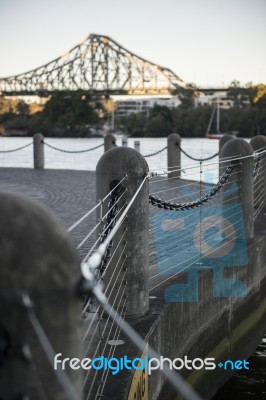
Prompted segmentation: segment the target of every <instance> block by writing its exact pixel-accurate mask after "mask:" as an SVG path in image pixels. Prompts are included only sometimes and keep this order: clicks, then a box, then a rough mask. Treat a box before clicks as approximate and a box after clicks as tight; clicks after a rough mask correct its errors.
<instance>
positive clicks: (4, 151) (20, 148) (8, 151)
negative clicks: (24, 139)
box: [0, 142, 32, 153]
mask: <svg viewBox="0 0 266 400" xmlns="http://www.w3.org/2000/svg"><path fill="white" fill-rule="evenodd" d="M31 145H32V142H31V143H28V144H26V145H25V146H21V147H18V148H17V149H12V150H0V153H13V152H14V151H19V150H22V149H25V148H26V147H29V146H31Z"/></svg>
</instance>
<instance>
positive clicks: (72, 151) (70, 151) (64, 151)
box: [42, 142, 104, 154]
mask: <svg viewBox="0 0 266 400" xmlns="http://www.w3.org/2000/svg"><path fill="white" fill-rule="evenodd" d="M42 143H43V144H44V145H46V146H48V147H50V148H51V149H53V150H57V151H61V152H62V153H73V154H74V153H86V152H87V151H92V150H95V149H98V148H99V147H102V146H103V145H104V144H103V143H102V144H99V146H95V147H92V148H91V149H85V150H63V149H59V148H58V147H55V146H52V145H51V144H49V143H47V142H42Z"/></svg>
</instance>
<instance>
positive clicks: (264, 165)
mask: <svg viewBox="0 0 266 400" xmlns="http://www.w3.org/2000/svg"><path fill="white" fill-rule="evenodd" d="M250 145H251V146H252V148H253V150H254V151H258V150H262V149H265V150H266V137H265V136H262V135H257V136H254V137H253V138H252V139H251V141H250ZM255 162H256V160H255ZM259 168H260V169H261V170H262V174H263V176H264V178H259V179H261V182H260V186H261V185H263V187H264V208H265V207H266V153H265V154H263V155H262V156H261V161H260V167H259ZM263 182H264V184H263Z"/></svg>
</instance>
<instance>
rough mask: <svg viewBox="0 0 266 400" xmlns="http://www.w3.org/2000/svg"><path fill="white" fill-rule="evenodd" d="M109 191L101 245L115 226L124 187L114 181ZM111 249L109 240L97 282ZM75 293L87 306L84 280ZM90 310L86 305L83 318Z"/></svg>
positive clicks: (98, 269) (86, 291)
mask: <svg viewBox="0 0 266 400" xmlns="http://www.w3.org/2000/svg"><path fill="white" fill-rule="evenodd" d="M113 188H115V189H114V190H113ZM110 190H113V191H112V192H111V195H110V198H111V200H110V201H109V203H108V210H109V212H108V215H107V218H106V223H105V225H104V228H103V232H104V233H103V234H102V235H101V240H100V243H103V242H104V241H105V239H106V238H107V236H108V235H109V233H110V232H111V230H112V229H113V227H114V226H115V224H116V217H117V213H118V200H119V196H121V194H122V193H123V191H124V190H125V188H124V186H122V184H119V181H117V180H114V181H112V182H111V185H110ZM112 247H113V241H112V240H111V242H110V243H109V245H108V247H107V249H106V252H105V254H104V257H103V259H102V260H101V263H100V265H99V267H98V268H97V272H98V273H97V279H98V281H100V280H101V276H102V274H103V273H104V271H105V268H106V265H107V263H108V261H109V259H110V258H111V249H112ZM77 291H78V294H79V295H80V294H81V295H84V296H83V306H86V304H88V302H89V299H90V298H91V294H90V291H88V288H87V285H86V280H85V279H84V278H82V279H81V280H80V282H79V284H78V288H77ZM88 292H89V293H88ZM90 309H91V304H88V307H86V309H84V311H83V318H86V316H87V314H88V313H89V312H90Z"/></svg>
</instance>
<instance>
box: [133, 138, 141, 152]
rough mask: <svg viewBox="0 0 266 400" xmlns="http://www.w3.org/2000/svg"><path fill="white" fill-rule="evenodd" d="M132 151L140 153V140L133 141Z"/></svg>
mask: <svg viewBox="0 0 266 400" xmlns="http://www.w3.org/2000/svg"><path fill="white" fill-rule="evenodd" d="M134 149H135V150H136V151H137V152H138V153H140V140H134Z"/></svg>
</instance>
